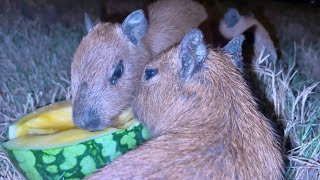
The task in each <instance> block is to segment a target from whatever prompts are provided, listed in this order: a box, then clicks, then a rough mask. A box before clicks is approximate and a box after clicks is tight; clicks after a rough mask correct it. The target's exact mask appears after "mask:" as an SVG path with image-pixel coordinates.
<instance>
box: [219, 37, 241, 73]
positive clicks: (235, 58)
mask: <svg viewBox="0 0 320 180" xmlns="http://www.w3.org/2000/svg"><path fill="white" fill-rule="evenodd" d="M243 41H244V36H243V35H242V34H241V35H239V36H237V37H235V38H233V39H232V40H231V41H229V42H228V44H227V45H225V46H224V48H223V49H224V51H225V52H226V53H228V54H230V55H231V56H232V62H233V64H235V65H236V66H237V67H238V69H239V71H240V72H243V57H242V44H243Z"/></svg>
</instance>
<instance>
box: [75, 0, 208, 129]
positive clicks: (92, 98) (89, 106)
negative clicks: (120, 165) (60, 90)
mask: <svg viewBox="0 0 320 180" xmlns="http://www.w3.org/2000/svg"><path fill="white" fill-rule="evenodd" d="M148 11H149V14H148V17H149V23H148V22H147V19H146V17H145V15H144V12H143V11H142V10H136V11H134V12H132V13H131V14H130V15H129V16H128V17H126V18H125V20H124V22H123V23H122V24H118V23H115V24H111V23H99V24H97V25H96V26H95V27H94V28H93V29H92V31H90V32H89V34H88V35H87V36H86V37H84V38H83V39H82V41H81V43H80V45H79V47H78V48H77V50H76V52H75V54H74V57H73V61H72V65H71V88H72V97H73V99H72V101H73V121H74V123H75V124H76V126H78V127H79V128H81V129H86V130H90V131H97V130H101V129H104V128H106V127H109V126H111V125H112V124H113V122H114V118H115V117H116V116H117V115H119V114H120V113H121V111H123V110H124V109H126V108H128V106H129V105H130V103H131V101H132V99H133V97H134V94H135V93H136V87H137V86H138V82H139V79H140V76H141V75H142V74H143V68H144V66H145V65H146V64H147V63H148V62H149V61H150V60H151V57H152V56H154V55H156V54H157V53H159V52H161V51H163V50H164V49H167V48H169V47H170V46H172V45H174V44H175V43H178V42H179V41H181V39H182V38H183V37H184V35H185V34H186V33H187V32H188V31H190V30H191V29H192V28H195V27H197V26H198V25H199V24H200V23H201V22H202V21H204V20H205V19H206V18H207V13H206V11H205V9H204V7H203V6H202V5H200V4H199V3H197V2H194V1H192V0H162V1H158V2H155V3H154V4H151V5H150V6H149V8H148Z"/></svg>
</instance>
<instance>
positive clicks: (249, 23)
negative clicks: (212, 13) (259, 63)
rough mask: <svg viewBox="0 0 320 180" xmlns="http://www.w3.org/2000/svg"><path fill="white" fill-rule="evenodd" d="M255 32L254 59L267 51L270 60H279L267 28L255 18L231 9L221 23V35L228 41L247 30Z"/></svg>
mask: <svg viewBox="0 0 320 180" xmlns="http://www.w3.org/2000/svg"><path fill="white" fill-rule="evenodd" d="M249 29H250V30H251V31H253V32H252V33H253V41H254V42H253V47H254V56H253V59H257V58H258V57H259V56H260V53H261V52H262V50H263V49H265V54H264V55H267V54H269V55H270V57H269V59H270V60H272V61H273V62H275V61H276V60H277V59H278V56H277V51H276V49H275V47H274V44H273V41H272V39H271V37H270V35H269V33H268V31H267V30H266V29H265V27H264V26H263V25H262V24H261V23H260V22H259V21H258V20H257V19H256V18H255V17H254V16H250V15H248V16H241V15H240V14H239V12H238V10H236V9H234V8H230V9H229V10H228V11H227V12H226V13H225V14H224V17H223V19H222V20H221V21H220V25H219V30H220V33H221V34H222V35H223V36H224V37H225V38H227V39H232V38H234V37H236V36H239V35H240V34H243V33H244V32H245V31H247V30H249Z"/></svg>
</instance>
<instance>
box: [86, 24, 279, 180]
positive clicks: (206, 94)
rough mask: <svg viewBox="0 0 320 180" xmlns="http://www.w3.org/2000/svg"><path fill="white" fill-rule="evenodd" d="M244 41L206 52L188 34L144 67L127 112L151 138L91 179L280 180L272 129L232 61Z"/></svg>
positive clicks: (194, 34) (198, 38) (197, 35)
mask: <svg viewBox="0 0 320 180" xmlns="http://www.w3.org/2000/svg"><path fill="white" fill-rule="evenodd" d="M242 41H243V36H239V37H237V38H235V39H233V40H232V41H231V42H229V44H227V45H226V46H225V47H224V49H210V48H208V49H207V48H206V46H205V44H204V42H203V35H202V33H201V31H199V30H192V31H191V32H190V33H188V34H187V35H186V36H185V37H184V39H183V40H182V42H181V44H180V45H178V46H176V47H173V48H172V49H170V50H168V51H167V52H165V53H163V54H161V55H159V56H158V57H157V58H156V60H155V61H153V62H151V63H150V64H148V65H147V66H146V68H145V70H144V75H143V76H142V78H141V87H140V88H139V91H138V95H137V97H136V98H135V100H134V105H133V107H134V111H135V113H136V116H137V117H138V118H139V119H140V120H141V121H142V123H144V124H145V125H146V126H147V127H148V128H149V129H150V132H151V135H152V139H151V140H149V141H148V142H147V143H145V144H144V145H142V146H140V147H138V148H137V149H135V150H133V151H130V152H128V153H127V154H124V155H123V156H121V157H119V158H118V159H117V160H115V161H114V162H112V163H111V164H110V165H107V166H105V167H104V168H103V169H101V170H100V171H99V172H98V173H96V174H94V175H93V176H91V177H90V178H89V179H101V178H102V179H201V180H202V179H219V180H220V179H248V180H251V179H259V180H260V179H282V170H283V160H282V156H281V153H280V150H279V146H278V144H277V143H276V140H275V139H274V136H273V131H272V129H271V127H270V126H269V123H268V120H267V119H266V118H265V117H264V116H263V115H262V114H261V113H260V112H259V111H258V110H257V107H256V104H255V103H254V100H253V97H252V96H251V94H250V92H249V89H248V87H247V86H246V83H245V81H244V79H243V78H242V76H241V75H240V72H239V71H238V70H237V66H236V65H235V64H234V63H233V62H237V61H239V60H241V44H242Z"/></svg>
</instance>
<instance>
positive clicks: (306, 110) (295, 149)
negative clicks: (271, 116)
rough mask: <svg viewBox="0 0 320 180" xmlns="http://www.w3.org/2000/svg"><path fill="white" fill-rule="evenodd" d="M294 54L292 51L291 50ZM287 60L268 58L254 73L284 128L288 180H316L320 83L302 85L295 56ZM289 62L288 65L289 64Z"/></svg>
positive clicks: (318, 170) (259, 62) (319, 149)
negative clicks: (269, 59) (287, 145)
mask: <svg viewBox="0 0 320 180" xmlns="http://www.w3.org/2000/svg"><path fill="white" fill-rule="evenodd" d="M294 52H296V51H295V48H294ZM292 56H293V57H292V58H291V59H285V61H284V60H280V61H278V62H277V63H276V64H274V63H273V62H271V61H270V62H269V61H267V59H268V56H263V52H262V53H261V55H260V57H259V58H258V59H257V60H256V61H255V66H254V71H255V72H256V73H257V75H258V76H259V79H260V81H261V82H262V88H263V89H265V90H266V93H267V97H268V99H269V101H270V102H272V103H273V106H274V110H275V112H276V114H277V116H278V117H279V119H280V121H281V123H282V124H283V125H284V127H285V129H284V142H283V144H287V143H288V142H290V144H291V146H292V148H291V149H288V150H287V159H288V162H287V167H286V172H285V176H286V178H288V179H318V178H319V177H320V161H319V160H320V104H319V101H318V97H319V96H320V94H319V93H314V92H315V90H316V89H317V88H318V89H319V83H320V82H313V83H308V82H302V81H301V79H299V75H300V74H299V72H298V71H297V69H296V67H295V66H296V65H295V62H296V53H293V55H292ZM290 60H292V61H290Z"/></svg>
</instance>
